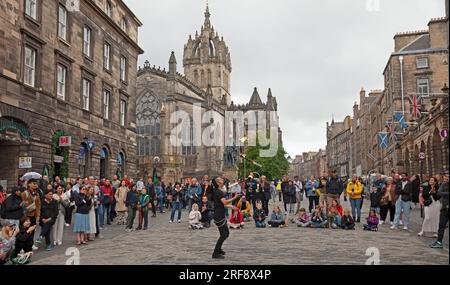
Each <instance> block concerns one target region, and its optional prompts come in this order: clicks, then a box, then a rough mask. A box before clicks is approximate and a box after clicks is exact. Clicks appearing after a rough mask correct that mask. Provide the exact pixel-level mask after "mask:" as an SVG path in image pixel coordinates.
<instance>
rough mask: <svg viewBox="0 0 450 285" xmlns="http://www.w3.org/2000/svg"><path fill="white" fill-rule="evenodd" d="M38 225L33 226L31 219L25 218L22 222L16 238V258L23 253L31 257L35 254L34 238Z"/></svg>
mask: <svg viewBox="0 0 450 285" xmlns="http://www.w3.org/2000/svg"><path fill="white" fill-rule="evenodd" d="M35 229H36V225H34V226H31V221H30V218H29V217H25V218H23V219H22V220H21V221H20V227H19V233H18V234H17V237H16V243H15V247H14V255H13V256H14V257H17V256H19V254H20V252H21V251H23V253H24V254H25V255H29V256H31V255H32V254H33V237H34V230H35Z"/></svg>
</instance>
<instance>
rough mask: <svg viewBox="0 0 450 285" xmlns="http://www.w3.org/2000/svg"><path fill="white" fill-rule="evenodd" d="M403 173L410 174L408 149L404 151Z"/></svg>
mask: <svg viewBox="0 0 450 285" xmlns="http://www.w3.org/2000/svg"><path fill="white" fill-rule="evenodd" d="M405 171H406V172H408V173H411V155H410V153H409V148H406V151H405Z"/></svg>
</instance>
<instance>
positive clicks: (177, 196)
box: [169, 182, 183, 223]
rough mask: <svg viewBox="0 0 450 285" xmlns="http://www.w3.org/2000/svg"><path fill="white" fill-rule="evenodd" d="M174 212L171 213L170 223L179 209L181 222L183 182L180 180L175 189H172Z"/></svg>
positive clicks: (179, 221) (179, 220)
mask: <svg viewBox="0 0 450 285" xmlns="http://www.w3.org/2000/svg"><path fill="white" fill-rule="evenodd" d="M171 194H172V212H171V214H170V221H169V222H170V223H173V219H174V218H175V212H176V211H178V223H181V197H182V195H183V193H181V184H180V183H179V182H177V183H175V189H173V190H172V193H171Z"/></svg>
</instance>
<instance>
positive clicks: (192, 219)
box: [189, 203, 203, 230]
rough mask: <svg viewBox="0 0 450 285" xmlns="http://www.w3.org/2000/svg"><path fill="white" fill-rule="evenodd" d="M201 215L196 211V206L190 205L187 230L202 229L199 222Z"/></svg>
mask: <svg viewBox="0 0 450 285" xmlns="http://www.w3.org/2000/svg"><path fill="white" fill-rule="evenodd" d="M201 218H202V214H201V213H200V211H199V210H198V204H195V203H194V204H192V210H191V212H190V213H189V228H190V229H193V230H201V229H203V224H202V223H201V222H200V219H201Z"/></svg>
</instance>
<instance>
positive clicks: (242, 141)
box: [240, 137, 248, 179]
mask: <svg viewBox="0 0 450 285" xmlns="http://www.w3.org/2000/svg"><path fill="white" fill-rule="evenodd" d="M247 140H248V138H247V137H242V138H241V139H240V141H241V143H242V144H243V145H244V153H243V154H241V157H242V159H244V175H243V178H244V179H245V176H246V175H247V169H246V166H247V165H246V158H245V145H246V144H245V143H246V142H247Z"/></svg>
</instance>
